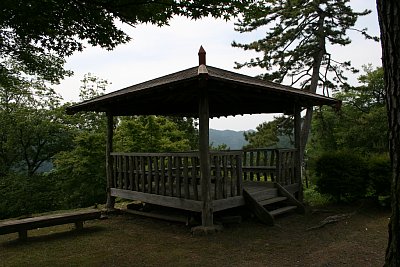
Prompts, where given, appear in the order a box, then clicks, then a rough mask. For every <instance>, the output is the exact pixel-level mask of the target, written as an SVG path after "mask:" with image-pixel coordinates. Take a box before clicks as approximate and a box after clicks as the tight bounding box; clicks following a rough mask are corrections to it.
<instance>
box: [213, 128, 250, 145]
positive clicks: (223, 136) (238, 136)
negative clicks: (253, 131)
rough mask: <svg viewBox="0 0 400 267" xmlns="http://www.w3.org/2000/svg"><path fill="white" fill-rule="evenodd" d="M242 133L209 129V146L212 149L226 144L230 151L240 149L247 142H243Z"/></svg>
mask: <svg viewBox="0 0 400 267" xmlns="http://www.w3.org/2000/svg"><path fill="white" fill-rule="evenodd" d="M244 132H245V131H232V130H215V129H210V144H212V145H213V146H214V147H216V146H218V145H222V144H226V145H227V146H228V147H229V148H230V149H242V147H243V146H244V145H247V141H246V140H244V135H243V133H244Z"/></svg>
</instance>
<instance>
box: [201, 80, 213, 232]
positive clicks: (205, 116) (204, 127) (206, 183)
mask: <svg viewBox="0 0 400 267" xmlns="http://www.w3.org/2000/svg"><path fill="white" fill-rule="evenodd" d="M205 83H206V80H205V78H203V79H201V80H200V81H199V84H200V90H201V93H200V95H199V135H200V142H199V150H200V173H201V179H200V183H201V195H202V198H201V199H202V201H203V207H202V212H201V222H202V226H204V227H211V226H213V207H212V200H211V193H210V190H211V175H210V154H209V120H210V110H209V106H208V104H209V102H208V92H207V87H206V84H205Z"/></svg>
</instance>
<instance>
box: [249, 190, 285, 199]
mask: <svg viewBox="0 0 400 267" xmlns="http://www.w3.org/2000/svg"><path fill="white" fill-rule="evenodd" d="M249 194H250V195H251V196H252V197H253V198H254V199H255V200H256V201H262V200H266V199H271V198H274V197H277V196H278V190H277V189H276V188H272V189H264V190H260V191H258V192H249Z"/></svg>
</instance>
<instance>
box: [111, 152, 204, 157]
mask: <svg viewBox="0 0 400 267" xmlns="http://www.w3.org/2000/svg"><path fill="white" fill-rule="evenodd" d="M111 156H133V157H199V152H174V153H168V152H167V153H140V152H133V153H122V152H112V153H111Z"/></svg>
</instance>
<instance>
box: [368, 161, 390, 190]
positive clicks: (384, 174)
mask: <svg viewBox="0 0 400 267" xmlns="http://www.w3.org/2000/svg"><path fill="white" fill-rule="evenodd" d="M391 174H392V170H391V166H390V158H389V156H388V155H386V154H383V155H376V156H372V157H371V158H369V160H368V176H369V181H370V191H371V193H372V195H374V196H376V197H379V196H389V195H390V183H391Z"/></svg>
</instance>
